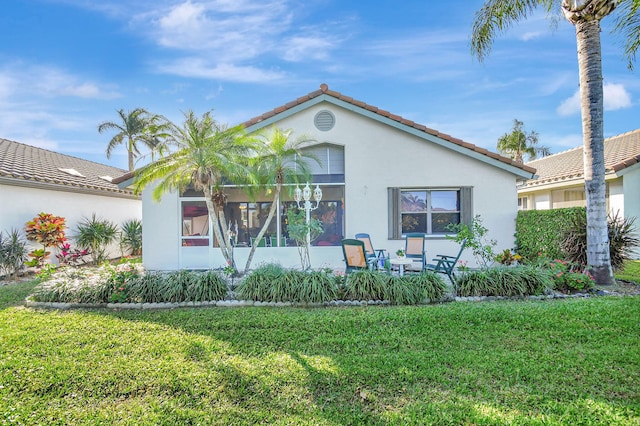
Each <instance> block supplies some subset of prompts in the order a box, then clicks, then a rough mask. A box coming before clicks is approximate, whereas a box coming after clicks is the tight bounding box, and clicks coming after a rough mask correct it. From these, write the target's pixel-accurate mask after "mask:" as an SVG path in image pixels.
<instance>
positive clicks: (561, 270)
mask: <svg viewBox="0 0 640 426" xmlns="http://www.w3.org/2000/svg"><path fill="white" fill-rule="evenodd" d="M548 268H549V269H550V270H551V273H552V278H553V288H554V290H558V291H562V292H573V291H583V290H591V289H592V288H593V287H594V285H595V283H594V281H593V277H592V276H591V274H589V273H588V272H584V271H582V270H581V268H582V266H581V265H576V264H572V263H570V262H567V261H564V260H559V259H556V260H554V261H552V262H549V265H548Z"/></svg>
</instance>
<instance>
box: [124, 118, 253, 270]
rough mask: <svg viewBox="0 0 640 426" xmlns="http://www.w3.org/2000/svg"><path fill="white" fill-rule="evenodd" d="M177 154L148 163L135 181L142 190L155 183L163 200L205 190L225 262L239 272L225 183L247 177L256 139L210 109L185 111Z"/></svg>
mask: <svg viewBox="0 0 640 426" xmlns="http://www.w3.org/2000/svg"><path fill="white" fill-rule="evenodd" d="M172 133H173V140H174V143H175V145H176V150H175V152H173V153H171V154H169V155H167V156H165V157H161V158H160V159H159V160H157V161H155V162H154V163H151V164H149V165H147V166H146V167H143V168H142V169H141V170H140V171H139V172H138V173H137V174H136V177H135V180H134V187H135V191H136V192H137V193H140V192H141V191H142V189H144V188H145V187H146V186H147V185H150V184H153V183H156V187H155V188H154V190H153V193H152V195H153V198H154V199H155V200H159V199H160V198H162V195H163V194H165V193H166V192H169V191H180V192H181V191H184V190H185V189H187V188H188V187H189V186H193V188H194V189H195V190H198V191H202V192H203V193H204V198H205V203H206V205H207V210H208V214H209V218H210V220H211V223H212V226H213V233H214V236H215V238H216V241H217V242H218V245H219V246H220V250H221V251H222V255H223V256H224V258H225V260H226V261H227V262H228V263H229V265H231V266H232V267H233V268H234V269H236V270H237V268H236V266H235V263H234V260H233V251H232V246H231V241H230V239H229V238H228V237H229V229H228V227H227V224H226V218H225V215H224V205H225V203H226V194H225V192H224V183H225V180H226V179H229V180H231V181H236V180H241V179H245V180H246V179H247V176H249V174H248V171H247V161H246V159H248V158H251V157H252V156H255V151H256V143H255V141H254V139H253V138H251V137H248V136H247V135H246V133H245V131H244V128H243V127H242V126H235V127H229V128H228V127H227V126H226V125H221V124H219V123H218V122H216V121H215V120H214V118H213V117H212V116H211V113H210V112H207V113H205V114H203V115H202V117H200V118H198V117H197V116H196V115H195V113H194V112H193V111H189V112H187V113H185V120H184V124H183V125H182V127H176V126H173V132H172Z"/></svg>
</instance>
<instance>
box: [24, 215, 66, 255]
mask: <svg viewBox="0 0 640 426" xmlns="http://www.w3.org/2000/svg"><path fill="white" fill-rule="evenodd" d="M64 228H65V219H64V218H63V217H60V216H54V215H52V214H51V213H40V214H38V216H36V217H35V218H33V219H32V220H30V221H28V222H27V224H26V227H25V233H26V236H27V240H29V241H34V242H37V243H39V244H42V249H38V250H34V251H32V252H31V253H30V254H29V256H30V257H31V258H32V260H31V261H29V262H27V263H26V265H27V266H31V267H42V266H43V265H44V264H45V263H46V262H47V259H48V258H49V255H50V254H51V252H50V251H47V249H48V248H49V247H58V246H60V245H62V244H64V242H65V241H66V237H65V234H64Z"/></svg>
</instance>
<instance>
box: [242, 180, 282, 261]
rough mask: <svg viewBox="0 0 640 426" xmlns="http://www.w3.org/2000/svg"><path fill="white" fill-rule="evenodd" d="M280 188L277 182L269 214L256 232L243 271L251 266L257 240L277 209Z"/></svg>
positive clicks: (262, 234) (265, 229)
mask: <svg viewBox="0 0 640 426" xmlns="http://www.w3.org/2000/svg"><path fill="white" fill-rule="evenodd" d="M281 190H282V185H281V184H277V185H276V190H275V194H274V197H273V202H272V203H271V208H270V209H269V214H268V215H267V219H266V220H265V221H264V224H263V225H262V229H260V232H258V235H257V236H256V239H255V244H254V245H253V246H252V247H251V251H250V252H249V257H248V258H247V263H246V265H245V266H244V272H247V271H248V270H249V267H250V266H251V261H252V260H253V254H254V253H255V252H256V248H257V247H258V242H259V241H260V240H261V239H262V238H264V234H266V232H267V228H268V227H269V224H270V223H271V221H272V220H273V216H274V215H275V213H276V210H277V209H278V200H279V198H280V191H281Z"/></svg>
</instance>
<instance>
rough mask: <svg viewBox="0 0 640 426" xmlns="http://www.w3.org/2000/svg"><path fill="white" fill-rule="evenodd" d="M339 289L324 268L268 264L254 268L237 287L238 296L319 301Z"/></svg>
mask: <svg viewBox="0 0 640 426" xmlns="http://www.w3.org/2000/svg"><path fill="white" fill-rule="evenodd" d="M337 293H338V286H337V282H336V280H335V277H334V276H333V275H332V274H331V273H330V272H327V271H297V270H293V269H286V268H284V267H282V266H280V265H276V264H267V265H263V266H260V267H259V268H257V269H256V270H255V271H253V272H252V273H251V274H250V275H249V276H248V277H247V278H246V279H245V280H244V281H243V282H242V283H241V284H240V285H239V286H238V289H237V294H238V297H239V298H241V299H246V300H254V301H262V302H298V303H322V302H326V301H329V300H334V299H335V298H336V296H337Z"/></svg>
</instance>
